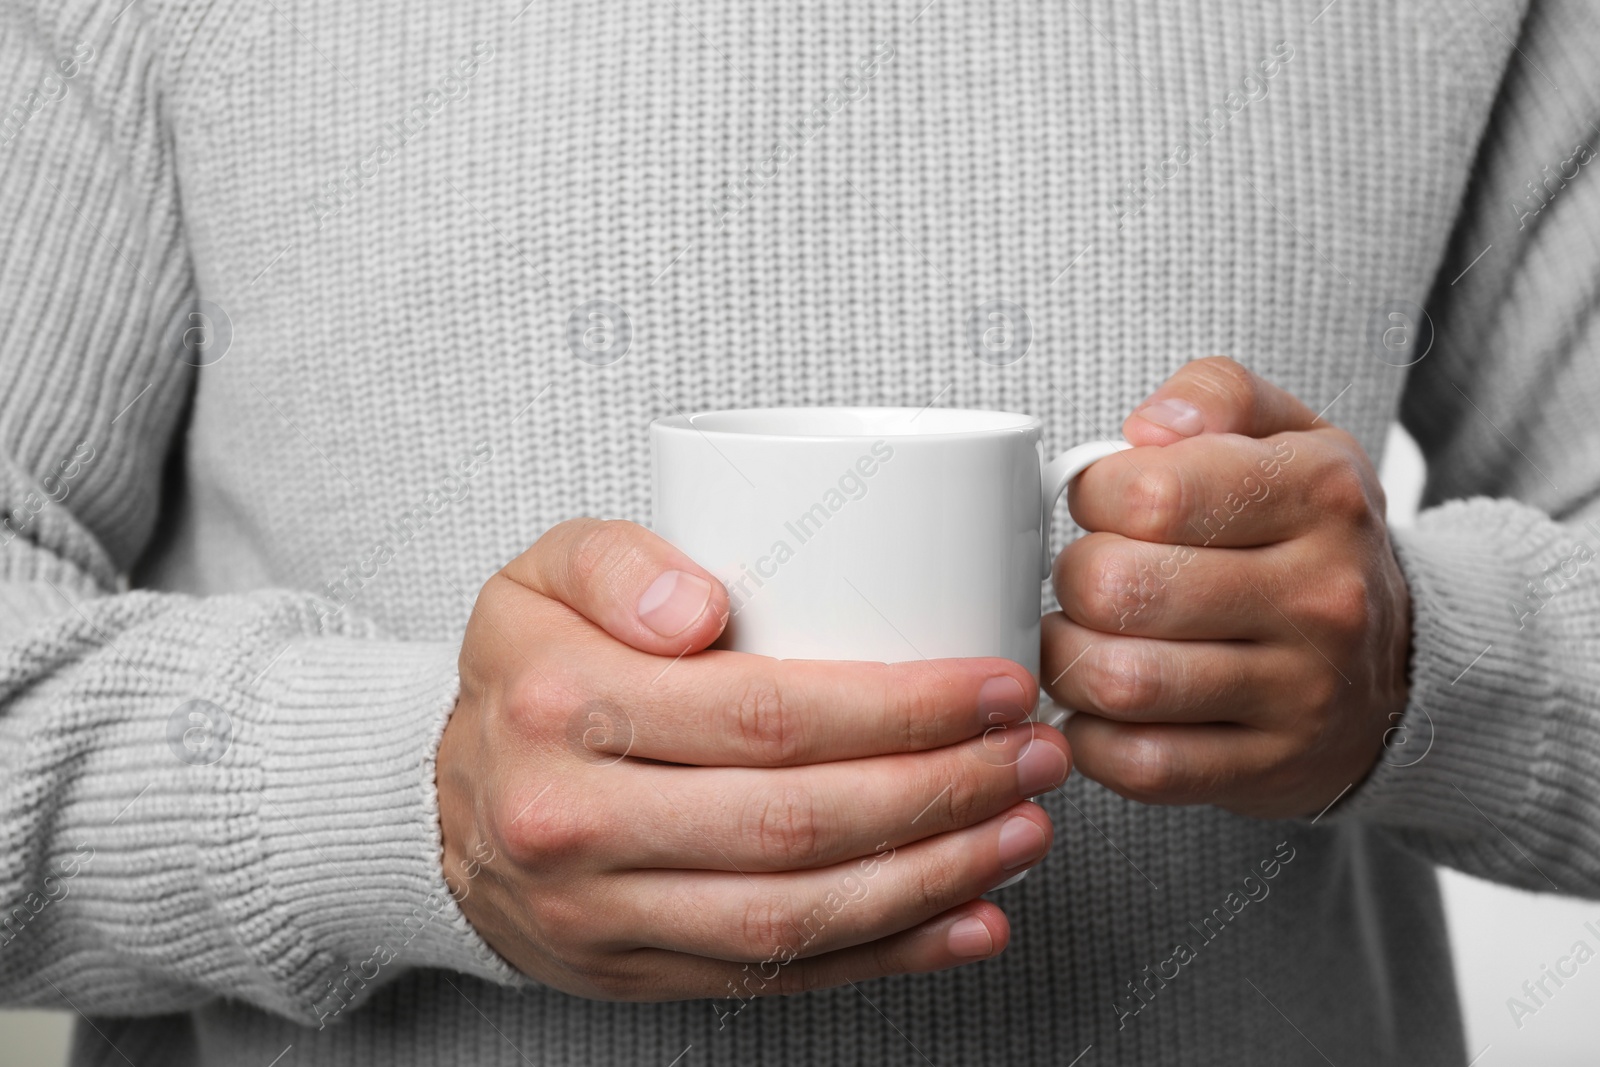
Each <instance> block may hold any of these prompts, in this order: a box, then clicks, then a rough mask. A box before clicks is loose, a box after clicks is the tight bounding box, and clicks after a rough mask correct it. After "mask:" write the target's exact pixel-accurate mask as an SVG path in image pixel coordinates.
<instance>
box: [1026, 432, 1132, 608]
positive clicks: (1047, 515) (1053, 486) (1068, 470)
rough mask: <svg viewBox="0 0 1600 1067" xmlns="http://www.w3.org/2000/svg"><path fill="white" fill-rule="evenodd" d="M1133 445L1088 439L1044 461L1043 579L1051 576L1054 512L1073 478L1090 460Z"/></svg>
mask: <svg viewBox="0 0 1600 1067" xmlns="http://www.w3.org/2000/svg"><path fill="white" fill-rule="evenodd" d="M1132 447H1133V446H1132V445H1130V444H1129V443H1128V442H1126V441H1089V442H1088V443H1086V444H1081V445H1078V446H1077V447H1076V448H1069V449H1067V450H1066V451H1065V452H1063V453H1061V454H1060V455H1059V456H1057V457H1056V458H1055V459H1052V460H1051V461H1050V462H1049V463H1046V464H1045V465H1044V467H1043V468H1042V470H1041V471H1040V479H1039V480H1040V483H1041V484H1040V490H1041V491H1042V493H1043V494H1044V521H1043V522H1041V523H1040V524H1039V532H1040V539H1041V541H1042V542H1043V547H1042V548H1041V549H1040V553H1039V558H1040V559H1041V560H1042V561H1043V566H1042V568H1041V570H1040V571H1039V579H1040V581H1043V580H1044V579H1046V578H1048V577H1050V564H1051V559H1050V522H1051V519H1052V518H1054V516H1055V510H1056V504H1057V502H1058V501H1060V499H1061V494H1062V492H1063V491H1064V490H1065V489H1066V488H1067V486H1068V485H1069V484H1071V482H1072V479H1074V478H1076V477H1077V476H1078V475H1080V474H1082V473H1083V472H1084V470H1085V469H1087V468H1088V467H1089V465H1090V464H1092V463H1095V462H1096V461H1098V460H1102V459H1105V458H1106V457H1107V456H1109V455H1112V454H1113V453H1116V452H1123V451H1126V450H1127V449H1130V448H1132Z"/></svg>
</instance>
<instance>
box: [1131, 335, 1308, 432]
mask: <svg viewBox="0 0 1600 1067" xmlns="http://www.w3.org/2000/svg"><path fill="white" fill-rule="evenodd" d="M1316 419H1317V416H1316V415H1315V413H1313V412H1312V410H1311V409H1310V408H1308V407H1306V406H1305V404H1303V403H1301V402H1300V400H1299V399H1298V398H1297V397H1295V396H1294V395H1293V394H1292V393H1289V392H1286V391H1285V390H1283V389H1280V388H1278V387H1277V386H1276V385H1273V384H1272V383H1271V382H1269V381H1267V380H1266V379H1265V378H1262V377H1261V376H1259V375H1257V374H1256V373H1254V372H1253V371H1251V370H1250V369H1249V368H1247V367H1244V366H1241V365H1240V364H1238V363H1235V362H1234V361H1233V360H1231V359H1229V358H1227V357H1226V356H1208V357H1206V358H1205V359H1197V360H1194V361H1192V362H1190V363H1186V364H1184V365H1183V366H1182V367H1180V368H1179V369H1178V372H1177V373H1176V374H1174V375H1173V376H1172V377H1170V378H1168V379H1167V380H1166V381H1165V382H1164V383H1162V385H1161V388H1159V389H1157V390H1156V391H1155V392H1154V393H1151V394H1150V396H1149V398H1148V399H1146V400H1145V401H1144V403H1142V404H1140V405H1139V406H1138V407H1136V408H1134V409H1133V413H1132V414H1131V415H1129V416H1128V417H1127V419H1126V420H1125V421H1124V422H1123V424H1122V434H1123V436H1124V437H1126V438H1127V439H1128V441H1129V442H1130V443H1132V444H1135V445H1170V444H1173V443H1174V442H1177V441H1181V440H1183V439H1184V438H1185V437H1194V436H1196V435H1198V434H1202V433H1237V434H1243V435H1245V436H1246V437H1271V436H1272V435H1273V434H1277V433H1288V432H1291V431H1295V430H1309V429H1311V428H1312V423H1313V422H1315V421H1316Z"/></svg>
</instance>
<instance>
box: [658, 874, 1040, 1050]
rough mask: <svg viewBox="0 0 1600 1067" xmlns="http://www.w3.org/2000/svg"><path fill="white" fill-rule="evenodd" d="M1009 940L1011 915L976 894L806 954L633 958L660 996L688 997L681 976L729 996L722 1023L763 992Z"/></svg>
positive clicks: (994, 948) (1000, 945)
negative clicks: (883, 931) (927, 915)
mask: <svg viewBox="0 0 1600 1067" xmlns="http://www.w3.org/2000/svg"><path fill="white" fill-rule="evenodd" d="M1010 941H1011V924H1010V922H1009V921H1008V920H1007V918H1006V913H1005V912H1003V911H1001V910H1000V908H999V907H998V906H997V905H995V904H993V903H991V902H989V901H987V900H974V901H971V902H970V903H967V904H963V905H961V906H960V907H958V908H952V909H950V910H949V911H947V912H945V913H944V914H943V915H940V916H937V917H936V918H933V919H930V920H928V921H927V922H925V923H922V924H921V925H920V926H916V927H913V928H912V929H910V930H902V931H901V932H900V933H897V934H891V935H889V936H888V937H885V938H880V939H879V940H877V941H873V942H870V943H868V944H865V945H855V946H853V947H851V948H846V949H840V950H838V951H836V952H828V953H824V954H823V955H820V956H813V957H810V958H808V959H798V958H792V957H790V956H788V955H787V953H786V952H779V954H778V955H776V956H774V957H773V958H772V959H770V960H769V959H766V958H765V957H763V958H761V959H759V960H755V961H752V962H751V963H747V964H743V965H738V964H732V963H728V962H726V961H724V960H714V959H707V958H706V957H703V956H686V955H684V954H683V953H679V952H670V951H667V950H664V949H638V950H636V951H635V952H632V953H629V956H628V958H629V959H630V960H631V961H632V962H633V965H634V966H635V967H637V968H638V969H639V973H640V974H641V975H645V976H656V975H660V976H662V977H663V981H662V984H661V995H660V997H659V999H662V1000H678V999H682V997H683V993H682V992H681V990H682V988H683V986H684V983H683V982H682V981H681V979H683V978H687V979H688V980H689V985H690V987H691V988H692V987H694V986H698V987H699V988H700V989H701V990H703V992H702V993H701V994H700V995H701V996H703V997H708V998H726V999H725V1000H724V1001H723V1002H722V1003H720V1004H715V1003H714V1004H713V1005H712V1006H713V1008H714V1010H716V1012H717V1017H718V1021H719V1023H720V1024H722V1025H727V1024H728V1022H729V1020H730V1019H731V1018H733V1017H736V1016H737V1015H738V1014H739V1013H740V1012H741V1011H743V1010H744V1008H745V1007H746V1006H747V1005H748V1004H749V1003H750V1002H751V1001H753V1000H755V999H757V998H759V997H770V996H793V995H794V994H796V993H809V992H812V991H814V990H818V989H831V988H833V987H834V986H841V985H845V984H847V983H849V982H865V981H868V980H869V979H873V978H885V977H888V976H889V975H893V974H925V973H928V972H930V971H942V970H946V969H948V968H951V967H960V966H962V965H964V964H968V963H977V962H978V961H980V960H985V959H989V958H991V957H994V956H998V955H999V954H1000V953H1002V952H1004V951H1005V949H1006V946H1007V945H1008V944H1009V943H1010ZM666 976H671V978H672V983H671V985H667V984H666V982H665V981H664V979H665V978H666ZM639 999H647V998H639ZM648 999H657V998H648Z"/></svg>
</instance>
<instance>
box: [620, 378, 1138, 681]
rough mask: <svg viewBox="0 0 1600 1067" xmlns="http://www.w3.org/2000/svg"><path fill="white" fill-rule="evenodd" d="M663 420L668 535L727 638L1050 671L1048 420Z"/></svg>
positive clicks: (733, 642)
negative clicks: (1045, 652)
mask: <svg viewBox="0 0 1600 1067" xmlns="http://www.w3.org/2000/svg"><path fill="white" fill-rule="evenodd" d="M650 432H651V445H652V452H653V460H654V526H655V530H656V532H657V533H659V534H660V535H661V536H663V537H665V538H666V539H667V540H668V541H670V542H672V543H673V544H674V545H676V546H677V547H678V548H680V549H682V550H683V551H684V552H685V553H687V554H688V555H689V556H690V558H692V559H693V560H695V562H697V563H699V564H700V565H701V566H702V567H705V568H706V569H707V570H708V571H710V572H711V573H712V574H714V575H715V576H716V577H717V578H718V579H720V580H721V581H722V582H723V584H724V585H725V586H726V587H727V589H728V594H729V600H730V605H731V609H732V611H731V615H730V617H729V619H728V623H727V628H726V630H725V631H724V634H723V636H722V638H721V639H719V642H718V645H717V647H721V648H729V649H734V650H737V651H743V652H753V653H758V654H760V655H766V656H774V657H778V658H784V659H842V660H875V661H883V662H897V661H902V660H912V659H940V658H944V657H958V656H1000V657H1004V658H1006V659H1010V660H1014V661H1016V662H1017V663H1020V664H1022V665H1023V666H1024V667H1026V668H1027V669H1028V670H1029V671H1030V672H1032V673H1033V674H1035V675H1036V676H1037V674H1038V671H1039V607H1040V595H1041V582H1042V580H1043V577H1044V574H1043V570H1044V568H1043V566H1042V563H1043V559H1044V543H1045V537H1046V535H1047V515H1046V513H1045V510H1046V507H1047V506H1050V507H1053V505H1054V503H1055V497H1056V493H1057V492H1059V486H1056V487H1052V486H1049V485H1046V484H1044V480H1043V479H1044V477H1045V476H1047V475H1048V471H1046V470H1044V469H1043V449H1042V444H1041V433H1042V428H1041V424H1040V422H1039V420H1038V419H1036V418H1034V417H1033V416H1029V415H1019V414H1013V413H1009V412H996V411H975V410H959V409H948V408H929V409H924V410H922V411H918V410H916V409H911V408H765V409H743V410H734V411H721V412H707V413H704V414H697V415H692V416H683V415H679V416H673V417H669V418H664V419H658V420H656V421H655V422H654V423H652V424H651V428H650ZM1118 447H1125V446H1119V445H1111V444H1107V445H1105V446H1104V447H1103V450H1102V452H1101V453H1100V454H1104V452H1105V451H1111V450H1115V449H1116V448H1118ZM1058 462H1059V461H1058ZM1082 465H1087V464H1086V463H1082V464H1079V466H1082ZM1052 466H1053V465H1052ZM1061 481H1062V484H1065V479H1062V480H1061ZM1052 488H1053V489H1054V490H1055V492H1052V491H1051V490H1052ZM1046 493H1049V499H1048V502H1047V501H1046V499H1045V494H1046Z"/></svg>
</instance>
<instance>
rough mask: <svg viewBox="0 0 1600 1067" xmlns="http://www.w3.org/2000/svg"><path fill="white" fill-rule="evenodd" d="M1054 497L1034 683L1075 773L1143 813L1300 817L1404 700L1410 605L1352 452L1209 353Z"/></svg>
mask: <svg viewBox="0 0 1600 1067" xmlns="http://www.w3.org/2000/svg"><path fill="white" fill-rule="evenodd" d="M1123 433H1124V435H1125V436H1126V437H1127V439H1128V440H1129V441H1130V442H1132V443H1133V444H1134V445H1135V446H1138V447H1136V448H1134V449H1132V450H1130V451H1127V452H1123V453H1120V454H1118V455H1116V456H1112V457H1109V458H1107V459H1104V460H1102V461H1100V462H1099V463H1096V464H1095V465H1094V466H1092V467H1090V468H1089V469H1088V470H1087V471H1085V472H1084V473H1083V474H1082V475H1081V476H1080V477H1079V478H1078V479H1077V481H1076V482H1075V483H1074V485H1073V486H1072V490H1071V494H1070V497H1069V501H1070V506H1071V509H1072V517H1073V519H1074V520H1076V521H1077V523H1078V524H1079V525H1080V526H1082V527H1083V528H1084V529H1085V530H1090V531H1093V532H1091V533H1089V534H1087V535H1086V536H1084V537H1083V538H1081V539H1080V540H1078V541H1076V542H1074V543H1073V544H1071V545H1069V546H1068V547H1067V548H1066V549H1065V550H1064V551H1063V552H1062V553H1061V555H1060V556H1059V557H1058V558H1057V559H1056V563H1055V571H1054V580H1055V589H1056V595H1057V596H1058V597H1059V599H1060V601H1061V603H1062V605H1063V606H1064V608H1065V610H1064V611H1061V612H1055V613H1052V614H1050V615H1048V616H1046V617H1045V620H1044V648H1043V660H1042V678H1043V680H1044V688H1045V689H1046V691H1048V692H1049V693H1050V695H1051V696H1052V697H1054V698H1055V699H1056V701H1057V702H1058V703H1060V704H1061V705H1063V706H1065V707H1068V708H1072V709H1075V710H1076V711H1077V712H1078V714H1076V715H1074V716H1073V717H1072V718H1071V720H1070V721H1069V722H1068V723H1067V725H1066V726H1065V727H1064V730H1065V733H1066V735H1067V738H1068V740H1069V741H1070V742H1071V744H1072V752H1073V759H1074V763H1075V765H1076V767H1077V769H1078V770H1079V771H1081V772H1082V773H1084V774H1086V775H1088V776H1089V777H1090V778H1093V779H1095V780H1096V781H1098V782H1100V783H1101V784H1103V785H1105V786H1107V787H1108V788H1110V789H1112V790H1115V791H1116V792H1117V793H1120V794H1122V795H1123V796H1125V797H1128V798H1130V799H1133V800H1137V801H1141V802H1144V803H1149V804H1213V805H1216V806H1218V807H1222V808H1226V809H1228V810H1230V811H1234V812H1237V813H1239V814H1243V815H1251V816H1256V817H1260V818H1290V817H1296V816H1305V815H1314V814H1316V813H1317V812H1319V811H1320V810H1322V809H1323V808H1325V807H1326V806H1327V805H1328V804H1330V803H1331V802H1332V801H1333V800H1334V799H1335V798H1336V797H1337V796H1339V795H1340V794H1341V793H1342V792H1343V791H1344V790H1345V789H1346V788H1348V787H1349V786H1351V785H1352V784H1354V783H1357V782H1359V781H1361V779H1362V778H1364V777H1365V776H1366V774H1367V772H1368V771H1369V770H1370V769H1371V768H1372V766H1373V764H1374V763H1375V762H1376V761H1377V758H1378V755H1379V753H1380V752H1381V751H1382V750H1383V746H1384V741H1385V737H1386V735H1388V734H1389V732H1390V731H1391V730H1394V729H1396V728H1397V723H1398V722H1399V719H1400V713H1401V712H1402V711H1403V710H1404V709H1405V706H1406V697H1407V681H1406V674H1407V664H1408V661H1409V658H1410V643H1411V621H1410V616H1411V603H1410V596H1409V594H1408V592H1407V589H1406V583H1405V578H1404V577H1403V576H1402V574H1401V573H1400V567H1399V564H1398V563H1397V562H1396V561H1395V557H1394V552H1393V549H1392V548H1391V547H1390V544H1389V536H1388V528H1387V525H1386V523H1385V520H1384V495H1383V489H1382V488H1381V487H1380V486H1379V484H1378V474H1377V471H1376V470H1374V469H1373V466H1372V461H1371V460H1370V459H1369V458H1368V457H1367V454H1366V452H1365V451H1363V449H1362V448H1361V445H1360V444H1359V443H1357V441H1356V440H1355V439H1354V438H1353V437H1351V436H1350V435H1349V434H1347V433H1345V432H1344V431H1343V430H1340V429H1337V428H1336V427H1334V426H1331V425H1330V424H1328V423H1327V422H1326V421H1323V420H1322V419H1320V418H1318V417H1317V415H1316V413H1315V412H1313V411H1312V410H1311V409H1309V408H1308V407H1306V405H1305V404H1303V403H1301V402H1300V400H1298V399H1297V398H1295V397H1294V396H1291V395H1290V394H1289V393H1287V392H1285V391H1284V390H1282V389H1279V388H1278V387H1277V386H1275V385H1272V384H1271V383H1270V382H1267V381H1265V380H1263V379H1261V378H1259V377H1257V376H1256V375H1255V374H1253V373H1251V372H1250V371H1248V370H1246V369H1245V368H1244V367H1242V366H1240V365H1239V364H1237V363H1235V362H1234V361H1232V360H1230V359H1224V358H1220V357H1214V358H1211V359H1202V360H1196V361H1194V362H1192V363H1190V364H1188V365H1187V366H1185V367H1184V368H1183V369H1182V370H1180V371H1178V373H1177V374H1175V375H1173V376H1172V378H1170V379H1169V380H1168V381H1167V382H1166V384H1164V385H1163V386H1161V388H1160V389H1158V390H1157V391H1156V392H1155V393H1154V394H1153V395H1152V396H1151V397H1150V399H1149V400H1147V401H1145V402H1144V404H1142V405H1140V406H1139V407H1138V408H1137V409H1135V410H1134V412H1133V414H1131V415H1129V416H1128V419H1127V421H1126V422H1125V423H1124V424H1123Z"/></svg>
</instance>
